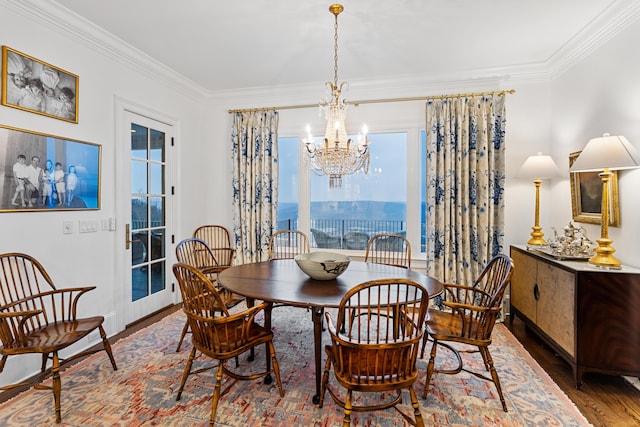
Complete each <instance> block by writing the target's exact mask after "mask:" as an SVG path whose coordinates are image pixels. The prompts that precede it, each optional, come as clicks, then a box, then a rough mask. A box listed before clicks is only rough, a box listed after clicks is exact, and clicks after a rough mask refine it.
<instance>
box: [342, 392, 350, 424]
mask: <svg viewBox="0 0 640 427" xmlns="http://www.w3.org/2000/svg"><path fill="white" fill-rule="evenodd" d="M352 394H353V392H352V391H351V390H347V395H346V396H345V398H344V418H343V420H342V427H349V426H350V425H351V412H352V408H353V405H352V404H351V395H352Z"/></svg>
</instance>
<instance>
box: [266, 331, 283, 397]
mask: <svg viewBox="0 0 640 427" xmlns="http://www.w3.org/2000/svg"><path fill="white" fill-rule="evenodd" d="M269 353H270V354H271V361H272V362H273V373H274V374H275V376H276V383H277V384H278V390H280V397H284V390H283V389H282V380H281V379H280V365H279V364H278V359H277V358H276V349H275V347H274V346H273V342H272V341H269Z"/></svg>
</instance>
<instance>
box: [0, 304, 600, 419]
mask: <svg viewBox="0 0 640 427" xmlns="http://www.w3.org/2000/svg"><path fill="white" fill-rule="evenodd" d="M184 319H185V317H184V314H183V313H182V312H177V313H174V314H172V315H170V316H168V317H167V318H165V319H163V320H162V321H160V322H158V323H156V324H154V325H151V326H149V327H148V328H146V329H144V330H142V331H139V332H137V333H136V334H133V335H131V336H130V337H127V338H124V339H122V340H120V341H118V342H117V343H115V345H113V353H114V356H115V358H116V361H117V363H118V367H119V370H118V371H116V372H114V371H113V370H112V369H111V365H110V363H109V361H108V358H107V357H106V355H105V354H104V352H100V353H97V354H95V355H93V356H91V357H89V358H88V359H86V360H84V361H82V362H80V363H78V364H76V365H74V366H72V367H70V368H69V369H67V370H66V371H65V372H63V374H62V382H63V389H62V424H59V425H61V426H78V427H79V426H85V427H86V426H100V427H103V426H203V425H208V421H209V415H210V411H211V393H212V384H213V382H214V377H213V372H214V371H207V372H205V373H202V374H199V375H196V376H191V377H189V379H188V381H187V386H186V388H185V391H184V393H183V395H182V399H181V400H180V401H179V402H176V400H175V397H176V390H177V388H178V386H179V384H180V379H181V376H182V369H183V367H184V363H185V361H186V359H187V357H188V354H189V351H190V350H191V344H190V342H187V343H186V345H183V348H182V350H181V351H180V353H176V352H175V347H176V344H177V340H178V337H179V336H180V332H181V329H182V326H183V324H184ZM273 326H274V330H275V339H274V344H275V347H276V352H277V356H278V361H279V362H280V370H281V375H282V382H283V387H284V390H285V396H284V398H281V397H280V396H279V394H278V390H277V386H276V385H275V380H274V382H273V384H271V385H268V386H267V385H265V384H264V383H263V382H262V380H261V379H259V380H255V381H238V382H237V383H236V384H234V385H233V386H232V387H231V389H230V391H229V393H228V394H227V395H225V396H223V397H222V398H221V400H220V404H219V406H218V414H217V417H216V425H218V426H291V427H293V426H335V425H341V423H342V410H341V409H340V408H339V407H337V406H336V405H335V404H334V402H333V401H332V400H331V398H330V397H329V395H328V394H327V396H326V397H325V404H324V407H323V408H318V407H317V405H314V404H313V403H312V402H311V398H312V396H313V394H314V392H315V382H314V366H313V339H312V332H311V331H312V322H311V314H310V313H309V312H307V310H305V309H300V308H292V307H278V308H275V309H274V311H273ZM187 338H188V339H187V340H186V341H189V336H188V337H187ZM327 341H328V333H327V332H325V336H324V342H325V343H326V342H327ZM428 346H429V347H430V344H429V345H428ZM491 352H492V355H493V358H494V360H495V362H496V366H497V368H498V373H499V375H500V379H501V382H502V387H503V390H504V393H505V398H506V400H507V406H508V409H509V412H507V413H505V412H503V411H502V407H501V405H500V401H499V400H498V397H497V394H496V391H495V388H494V386H493V383H490V382H486V381H482V380H480V379H477V378H476V377H474V376H472V375H469V374H466V373H461V374H458V375H438V374H436V375H434V378H433V380H432V382H431V389H430V392H429V396H428V398H427V400H426V401H424V400H422V399H421V398H419V400H420V405H421V411H422V416H423V418H424V420H425V424H426V425H428V426H488V425H491V426H545V427H548V426H584V425H590V424H589V423H588V422H587V420H586V419H585V418H584V417H583V416H582V415H581V414H580V412H579V411H578V410H577V408H576V407H575V406H574V405H573V403H572V402H571V401H570V400H569V399H568V398H567V397H566V395H565V394H564V393H563V392H562V391H561V390H560V389H559V388H558V386H557V385H556V384H555V383H554V382H553V381H552V380H551V378H550V377H549V376H548V375H547V374H546V373H545V372H544V371H543V370H542V368H540V366H539V365H538V364H537V363H536V362H535V361H534V360H533V359H532V358H531V356H530V355H529V353H527V351H526V350H525V349H524V348H523V347H522V346H521V345H520V343H519V342H518V341H517V340H516V338H515V337H514V336H513V335H512V334H511V333H510V332H509V331H508V330H507V329H506V328H505V327H504V326H503V325H497V326H496V328H495V329H494V342H493V344H492V346H491ZM427 354H428V352H427ZM438 354H439V358H440V359H439V361H440V362H441V367H442V365H444V364H447V363H450V362H451V360H447V357H449V354H448V352H447V351H446V350H442V351H439V352H438ZM463 357H464V356H463ZM264 359H265V358H264V346H260V347H259V348H258V349H256V360H255V361H254V362H251V363H249V362H247V361H246V357H244V356H243V357H242V358H241V359H240V364H241V368H244V369H246V370H250V369H254V368H255V367H256V365H257V367H263V366H264ZM451 359H453V357H451ZM465 360H466V361H467V362H466V363H467V365H468V366H474V367H475V368H478V366H481V363H482V361H481V360H480V357H479V355H468V356H466V358H465ZM201 363H202V364H203V366H204V364H207V363H209V361H208V360H202V361H201ZM418 363H419V367H420V377H419V379H418V382H417V383H416V384H415V387H416V391H417V392H418V395H419V396H421V394H422V387H423V386H424V377H425V369H426V360H419V362H418ZM231 365H232V366H233V363H232V364H231ZM331 376H332V377H333V373H332V374H331ZM333 386H334V389H336V384H335V381H333ZM223 387H224V385H223ZM403 400H404V402H405V403H404V404H403V405H401V409H403V410H404V411H405V412H408V413H411V412H410V409H411V408H410V405H409V404H407V402H409V396H408V393H406V392H405V396H404V399H403ZM0 425H2V426H54V425H56V424H55V417H54V413H53V397H52V395H51V392H50V391H37V390H34V389H31V390H28V391H26V392H24V393H22V394H21V395H19V396H17V397H15V398H14V399H11V400H9V401H8V402H5V403H3V404H1V405H0ZM352 425H354V426H404V425H405V422H404V420H403V418H402V417H401V416H400V414H398V413H397V412H396V411H395V410H393V409H387V410H383V411H378V412H374V413H354V414H353V415H352Z"/></svg>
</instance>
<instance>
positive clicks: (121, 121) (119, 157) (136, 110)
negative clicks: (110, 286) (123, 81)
mask: <svg viewBox="0 0 640 427" xmlns="http://www.w3.org/2000/svg"><path fill="white" fill-rule="evenodd" d="M114 109H115V131H114V134H115V159H116V161H115V169H116V170H115V177H116V183H115V185H116V188H124V189H128V188H129V187H130V183H129V182H125V179H124V177H125V176H128V173H127V174H125V171H126V170H128V168H129V157H128V149H125V147H128V146H129V140H128V139H127V136H128V134H127V133H126V132H125V130H124V126H125V123H126V116H127V113H133V114H136V115H139V116H143V117H146V118H148V119H150V120H154V121H156V122H159V123H163V124H165V125H167V126H169V127H171V128H172V136H173V139H174V144H175V146H174V147H170V149H169V150H167V156H172V160H171V163H172V167H170V168H169V171H170V176H169V180H170V181H171V182H173V186H174V187H175V188H180V182H179V174H178V165H180V158H181V156H180V152H181V150H180V120H179V119H177V118H175V117H172V116H170V115H167V114H164V113H162V112H159V111H156V110H154V109H152V108H148V107H145V106H143V105H141V104H138V103H136V102H134V101H130V100H128V99H126V98H123V97H120V96H118V95H115V97H114ZM125 168H126V169H125ZM169 192H170V190H169V189H167V193H169ZM122 200H123V198H122V197H116V200H115V212H116V218H117V219H116V223H117V224H118V229H117V231H116V242H115V245H116V246H115V247H116V248H117V249H116V256H115V264H116V271H115V273H114V277H116V280H120V279H121V278H122V277H124V274H125V270H126V268H125V262H124V256H122V253H121V252H122V251H121V250H120V248H124V247H125V239H126V236H125V229H124V224H125V221H124V219H125V218H126V217H127V216H128V210H129V209H130V206H129V204H128V203H123V202H122ZM168 200H169V201H171V203H172V205H171V209H172V212H173V213H172V216H171V220H172V223H171V225H170V229H171V230H172V231H173V234H175V235H176V236H180V235H182V231H181V222H180V221H179V220H178V218H180V217H181V203H180V202H179V194H178V195H177V196H173V197H171V198H170V199H168ZM167 225H168V226H169V224H167ZM168 244H169V245H171V242H170V241H168ZM168 252H169V253H167V254H166V258H167V263H166V274H167V275H169V274H171V265H173V263H174V262H175V259H174V253H173V251H168ZM127 274H128V272H127ZM123 289H124V288H123V287H122V286H114V301H116V312H117V316H116V319H115V323H116V325H117V330H118V331H122V330H124V329H125V327H126V325H127V323H129V309H128V302H129V301H130V295H121V294H119V293H120V292H122V291H123ZM176 289H177V286H176ZM178 294H179V292H178V291H177V290H176V292H174V293H173V295H172V298H173V303H176V302H177V301H178V300H179V298H178Z"/></svg>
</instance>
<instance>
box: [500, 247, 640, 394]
mask: <svg viewBox="0 0 640 427" xmlns="http://www.w3.org/2000/svg"><path fill="white" fill-rule="evenodd" d="M511 258H512V259H513V263H514V267H515V268H514V272H513V276H512V278H511V290H510V292H511V294H510V295H511V297H510V299H511V312H510V313H511V317H510V321H511V322H513V319H514V316H518V317H519V318H520V319H522V321H523V322H524V323H525V324H526V325H527V326H528V327H529V328H530V329H531V330H533V331H534V332H535V333H536V334H537V335H538V336H540V338H542V339H543V341H545V343H547V344H548V345H549V346H550V347H551V348H553V349H554V350H555V351H556V352H557V353H558V354H559V355H560V357H562V358H563V359H564V360H566V361H567V362H568V363H569V365H571V368H572V369H573V375H574V379H575V385H576V388H580V385H581V384H582V376H583V374H584V373H585V372H600V373H604V374H611V375H629V376H635V377H638V376H640V270H638V269H634V268H630V267H623V268H622V269H621V270H601V269H597V268H595V267H594V266H592V265H590V264H589V263H588V262H586V261H558V260H556V259H554V258H553V257H550V256H548V255H545V254H542V253H540V252H538V251H535V250H527V248H526V247H525V246H511Z"/></svg>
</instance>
